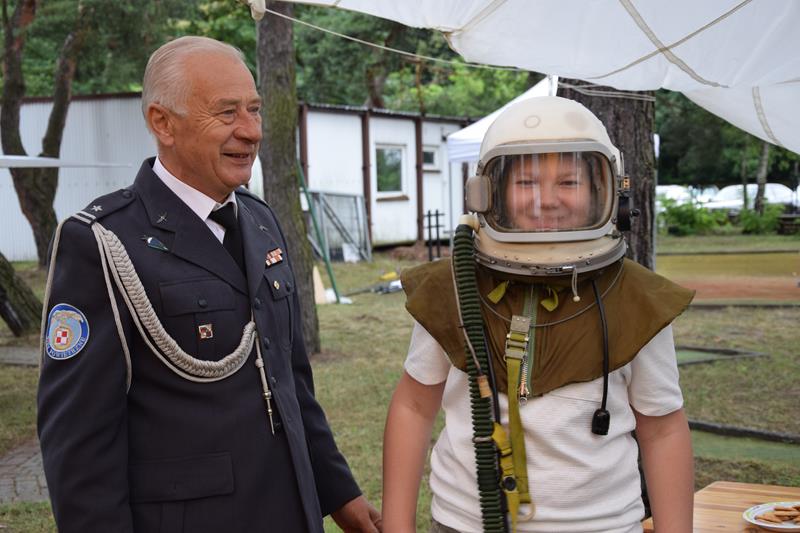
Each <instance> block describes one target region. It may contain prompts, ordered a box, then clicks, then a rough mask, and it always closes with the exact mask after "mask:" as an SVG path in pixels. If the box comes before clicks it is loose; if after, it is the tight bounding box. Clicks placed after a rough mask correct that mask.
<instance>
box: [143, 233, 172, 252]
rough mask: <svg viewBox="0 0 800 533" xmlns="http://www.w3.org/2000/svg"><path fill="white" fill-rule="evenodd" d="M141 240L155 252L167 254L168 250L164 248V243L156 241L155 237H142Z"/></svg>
mask: <svg viewBox="0 0 800 533" xmlns="http://www.w3.org/2000/svg"><path fill="white" fill-rule="evenodd" d="M142 240H143V241H144V242H145V243H146V244H147V246H149V247H150V248H153V249H155V250H158V251H161V252H168V251H169V248H167V247H166V246H164V243H163V242H161V241H159V240H158V239H156V238H155V237H148V236H147V235H142Z"/></svg>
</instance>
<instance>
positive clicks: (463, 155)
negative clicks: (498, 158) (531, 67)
mask: <svg viewBox="0 0 800 533" xmlns="http://www.w3.org/2000/svg"><path fill="white" fill-rule="evenodd" d="M557 84H558V78H557V77H556V76H548V77H546V78H544V79H543V80H542V81H540V82H539V83H537V84H536V85H534V86H533V87H531V88H530V89H528V90H527V91H525V92H524V93H522V94H521V95H519V96H517V97H516V98H514V99H513V100H511V101H510V102H508V103H507V104H506V105H504V106H503V107H501V108H500V109H498V110H496V111H494V112H493V113H491V114H489V115H486V116H485V117H483V118H482V119H480V120H479V121H477V122H475V123H473V124H470V125H469V126H467V127H466V128H464V129H461V130H458V131H457V132H455V133H451V134H450V135H448V136H447V154H448V157H449V159H450V162H451V163H464V162H474V161H477V160H478V153H479V152H480V148H481V142H482V141H483V136H484V135H486V130H488V129H489V126H491V125H492V122H494V119H495V118H497V115H499V114H500V112H501V111H503V110H504V109H505V108H506V107H508V106H510V105H511V104H512V103H514V102H518V101H520V100H525V99H527V98H531V97H533V96H547V95H555V91H556V86H557Z"/></svg>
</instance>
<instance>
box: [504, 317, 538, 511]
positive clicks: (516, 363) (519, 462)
mask: <svg viewBox="0 0 800 533" xmlns="http://www.w3.org/2000/svg"><path fill="white" fill-rule="evenodd" d="M530 331H531V319H530V318H529V317H527V316H519V315H514V316H513V317H512V318H511V329H510V331H509V332H508V335H507V336H506V353H505V358H506V368H507V370H508V388H507V390H508V392H509V394H508V425H509V429H510V433H511V453H512V460H513V466H514V477H515V480H516V489H517V491H518V492H519V502H520V503H531V496H530V492H529V490H528V466H527V460H526V458H525V431H524V429H523V427H522V420H521V419H520V415H519V395H518V392H519V390H520V378H521V375H520V370H521V367H522V362H523V360H524V359H525V358H526V355H527V354H528V353H529V352H530V348H529V343H530V340H531V337H530ZM506 492H507V493H508V491H506ZM507 496H508V494H507ZM510 511H511V505H510V504H509V512H510ZM530 516H533V514H532V511H531V514H530ZM511 519H512V522H513V523H516V520H517V513H513V514H512V517H511Z"/></svg>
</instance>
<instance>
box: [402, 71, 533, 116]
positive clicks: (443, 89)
mask: <svg viewBox="0 0 800 533" xmlns="http://www.w3.org/2000/svg"><path fill="white" fill-rule="evenodd" d="M424 70H425V71H427V70H431V71H433V72H434V73H435V75H434V76H432V77H431V78H430V80H429V82H428V83H426V84H425V85H422V86H421V93H422V94H421V95H420V91H419V90H418V89H417V87H415V85H414V73H413V72H410V71H408V70H402V71H399V72H393V73H392V74H391V75H390V76H389V79H388V80H387V82H386V93H387V96H386V100H387V103H388V104H389V107H390V108H392V109H398V110H404V111H419V110H420V109H419V106H420V102H422V105H423V106H424V111H425V112H426V113H428V114H434V115H445V116H468V117H480V116H483V115H486V114H488V113H491V112H492V111H494V110H495V109H497V108H498V107H500V106H502V105H504V104H506V103H507V102H508V101H509V100H511V99H513V98H515V97H517V96H519V95H520V94H521V93H523V92H525V91H526V90H527V89H528V88H529V87H530V82H531V76H530V74H529V73H528V72H517V71H511V70H484V69H474V68H470V67H466V66H463V65H458V66H455V67H444V68H442V67H438V66H433V65H429V64H425V67H424Z"/></svg>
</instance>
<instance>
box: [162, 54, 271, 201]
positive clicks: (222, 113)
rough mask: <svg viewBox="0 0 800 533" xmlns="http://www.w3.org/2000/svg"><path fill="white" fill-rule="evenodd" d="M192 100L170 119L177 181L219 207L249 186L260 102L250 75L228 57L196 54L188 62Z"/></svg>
mask: <svg viewBox="0 0 800 533" xmlns="http://www.w3.org/2000/svg"><path fill="white" fill-rule="evenodd" d="M183 68H184V69H185V73H186V79H187V82H188V83H189V95H188V98H187V101H186V103H185V106H184V108H185V112H184V113H176V112H171V113H170V115H171V116H170V119H171V124H172V139H173V145H172V147H170V148H171V150H170V151H171V152H172V154H171V155H172V157H169V158H168V160H167V161H164V163H165V166H166V167H167V169H168V170H169V171H170V172H172V173H173V174H174V175H175V176H176V177H177V178H178V179H180V180H181V181H184V182H185V183H187V184H189V185H190V186H192V187H194V188H195V189H197V190H199V191H201V192H203V193H204V194H206V195H207V196H210V197H211V198H214V199H216V200H218V201H220V200H221V199H224V198H225V197H226V196H227V195H228V194H230V192H231V191H232V190H234V189H236V188H237V187H239V186H240V185H244V184H246V183H247V182H248V181H249V180H250V175H251V169H252V166H253V162H254V161H255V158H256V155H257V154H258V145H259V142H260V141H261V98H260V97H259V95H258V92H257V91H256V87H255V83H254V82H253V77H252V75H251V74H250V71H248V70H247V68H246V67H245V66H244V65H243V64H242V63H241V62H240V61H236V60H234V59H233V58H231V57H230V56H229V55H225V54H216V53H210V54H208V53H206V54H199V53H196V54H193V55H191V56H189V57H187V58H186V59H185V61H184V65H183Z"/></svg>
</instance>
